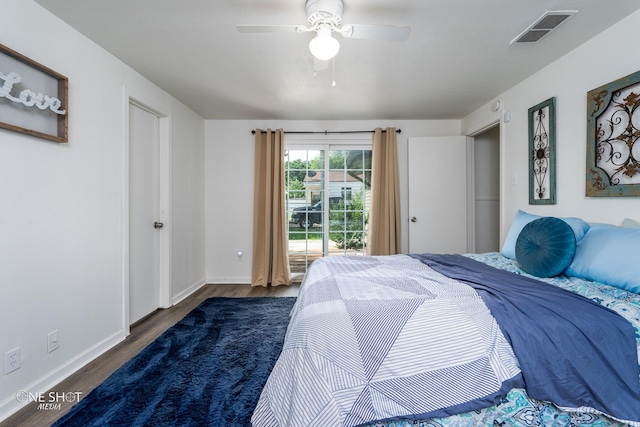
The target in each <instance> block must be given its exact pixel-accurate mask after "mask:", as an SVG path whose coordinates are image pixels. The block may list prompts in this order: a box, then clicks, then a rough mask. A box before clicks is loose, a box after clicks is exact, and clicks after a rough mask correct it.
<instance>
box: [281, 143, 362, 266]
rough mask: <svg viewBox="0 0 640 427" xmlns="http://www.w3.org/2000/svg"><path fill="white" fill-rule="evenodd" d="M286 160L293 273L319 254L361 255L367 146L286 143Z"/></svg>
mask: <svg viewBox="0 0 640 427" xmlns="http://www.w3.org/2000/svg"><path fill="white" fill-rule="evenodd" d="M284 160H285V187H286V188H285V190H286V194H287V198H286V203H287V212H288V218H289V259H290V263H291V272H292V273H293V274H294V275H295V274H301V273H305V272H306V271H307V268H308V267H309V265H310V264H311V263H312V262H313V261H315V260H316V259H318V258H320V257H323V256H330V255H364V253H365V251H366V237H367V226H368V219H369V207H370V200H371V198H370V197H371V196H370V193H371V147H370V146H362V145H358V146H348V145H342V144H325V145H314V146H309V145H305V146H290V145H288V146H287V149H286V150H285V159H284Z"/></svg>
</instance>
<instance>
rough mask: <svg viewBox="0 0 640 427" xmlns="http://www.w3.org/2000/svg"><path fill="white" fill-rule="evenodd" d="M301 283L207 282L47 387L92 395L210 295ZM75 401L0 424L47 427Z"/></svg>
mask: <svg viewBox="0 0 640 427" xmlns="http://www.w3.org/2000/svg"><path fill="white" fill-rule="evenodd" d="M299 286H300V285H299V284H293V285H292V286H289V287H288V286H276V287H268V288H265V287H261V286H258V287H251V286H249V285H205V286H203V287H202V288H200V289H199V290H198V291H196V292H194V293H193V294H192V295H190V296H189V297H187V298H186V299H184V300H182V301H180V302H179V303H178V304H176V305H175V306H173V307H171V308H168V309H163V310H157V311H155V312H153V313H152V314H150V315H149V316H147V317H146V318H144V319H142V320H140V321H139V322H137V323H136V324H134V325H132V327H131V334H130V335H129V336H128V337H127V338H126V339H125V340H124V341H123V342H121V343H119V344H118V345H116V346H115V347H113V348H112V349H111V350H109V351H107V352H106V353H105V354H103V355H101V356H100V357H98V358H97V359H95V360H93V361H92V362H91V363H89V364H87V365H86V366H84V367H83V368H81V369H80V370H79V371H77V372H76V373H74V374H73V375H71V376H70V377H69V378H67V379H65V380H64V381H62V382H61V383H59V384H58V385H57V386H56V387H54V388H52V389H51V390H48V391H47V393H46V394H45V395H46V396H48V395H49V394H48V393H49V392H50V391H56V392H81V393H82V394H81V395H80V396H81V397H82V396H86V395H87V394H89V392H90V391H91V390H93V389H94V388H95V387H96V386H98V385H99V384H100V383H101V382H102V381H104V380H105V379H106V378H107V377H108V376H109V375H111V374H112V373H113V372H114V371H115V370H116V369H118V368H119V367H120V366H122V365H123V364H124V363H125V362H127V361H128V360H129V359H131V358H132V357H134V356H135V355H136V354H138V353H139V352H140V351H141V350H142V349H143V348H145V347H146V346H147V345H148V344H149V343H151V342H152V341H153V340H155V339H156V338H158V337H159V336H160V335H161V334H162V333H163V332H164V331H166V330H167V329H169V328H170V327H171V326H173V325H175V324H176V323H177V322H178V321H179V320H180V319H182V318H183V317H184V316H186V315H187V314H188V313H189V312H190V311H191V310H193V309H194V308H195V307H197V306H198V305H199V304H200V303H201V302H202V301H204V300H205V299H207V298H210V297H237V298H242V297H287V296H292V297H295V296H297V295H298V290H299ZM73 404H74V403H62V402H61V408H60V409H55V410H45V409H38V403H31V404H29V405H27V406H26V407H24V408H23V409H21V410H20V411H18V412H17V413H15V414H14V415H12V416H11V417H9V418H7V419H6V420H5V421H3V422H2V423H0V426H1V427H9V426H10V427H22V426H24V427H45V426H50V425H51V424H52V423H54V422H55V421H56V420H57V419H58V418H60V417H62V416H63V415H64V414H66V413H67V412H68V411H69V409H71V407H72V406H73Z"/></svg>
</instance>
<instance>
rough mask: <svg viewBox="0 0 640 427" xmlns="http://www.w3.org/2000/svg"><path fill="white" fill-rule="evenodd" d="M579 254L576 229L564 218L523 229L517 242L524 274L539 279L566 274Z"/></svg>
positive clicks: (548, 218)
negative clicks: (577, 252) (575, 256)
mask: <svg viewBox="0 0 640 427" xmlns="http://www.w3.org/2000/svg"><path fill="white" fill-rule="evenodd" d="M575 253H576V236H575V234H574V232H573V229H572V228H571V227H570V226H569V224H567V223H566V222H564V221H563V220H561V219H558V218H553V217H544V218H539V219H536V220H533V221H531V222H530V223H528V224H527V225H525V226H524V227H523V228H522V231H521V232H520V235H519V236H518V240H516V260H517V261H518V264H519V265H520V268H522V269H523V270H524V271H526V272H527V273H529V274H533V275H534V276H538V277H553V276H557V275H558V274H560V273H562V272H563V271H564V270H565V269H566V268H567V267H568V266H569V264H571V260H573V255H574V254H575Z"/></svg>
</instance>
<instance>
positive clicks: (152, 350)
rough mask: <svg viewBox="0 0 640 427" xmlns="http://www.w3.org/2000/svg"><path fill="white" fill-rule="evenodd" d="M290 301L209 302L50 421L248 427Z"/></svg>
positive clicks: (281, 334)
mask: <svg viewBox="0 0 640 427" xmlns="http://www.w3.org/2000/svg"><path fill="white" fill-rule="evenodd" d="M294 302H295V298H292V297H278V298H275V297H262V298H210V299H207V300H206V301H204V302H202V304H200V305H199V306H198V307H196V308H195V309H194V310H193V311H192V312H191V313H189V314H188V315H187V316H186V317H185V318H184V319H182V320H181V321H180V322H178V323H177V324H176V325H175V326H173V327H171V328H170V329H168V330H167V331H166V332H165V333H164V334H162V335H161V336H160V337H159V338H158V339H156V340H155V341H154V342H152V343H151V344H149V345H148V346H147V347H146V348H145V349H144V350H142V351H141V352H140V353H139V354H138V355H137V356H136V357H134V358H133V359H131V360H130V361H129V362H127V363H126V364H124V365H123V366H122V367H121V368H120V369H118V370H117V371H116V372H114V373H113V375H111V376H110V377H109V378H107V379H106V380H105V381H104V382H103V383H102V384H100V385H99V386H98V387H97V388H96V389H95V390H94V391H92V392H91V393H89V394H88V395H87V396H86V397H84V398H83V399H82V400H81V401H80V403H78V404H77V405H76V406H74V407H73V408H72V409H71V411H70V412H69V413H68V414H66V415H65V416H63V417H62V418H61V419H60V420H58V422H56V423H55V424H54V426H56V427H61V426H82V427H87V426H127V427H133V426H154V427H162V426H193V427H197V426H250V425H251V422H250V420H251V414H252V412H253V410H254V408H255V406H256V404H257V403H258V398H259V397H260V392H261V391H262V388H263V386H264V384H265V383H266V381H267V377H268V376H269V373H270V372H271V369H272V368H273V365H274V364H275V361H276V359H277V358H278V356H279V355H280V352H281V350H282V343H283V341H284V335H285V332H286V329H287V324H288V323H289V312H290V310H291V308H292V307H293V303H294Z"/></svg>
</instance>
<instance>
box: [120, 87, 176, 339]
mask: <svg viewBox="0 0 640 427" xmlns="http://www.w3.org/2000/svg"><path fill="white" fill-rule="evenodd" d="M131 104H134V105H135V106H136V107H138V108H141V109H143V110H145V111H147V112H149V113H151V114H153V115H155V116H156V117H158V145H159V146H158V163H159V166H158V169H159V170H158V172H159V183H158V184H159V185H158V191H159V204H160V217H159V219H158V221H160V222H162V223H163V224H164V227H163V229H162V233H160V238H159V246H160V247H159V248H158V249H159V251H158V253H159V265H160V271H159V275H158V277H159V280H160V283H159V284H158V286H159V295H160V299H159V301H158V303H159V307H161V308H168V307H171V265H172V264H171V261H172V254H171V185H170V184H171V116H170V115H169V114H167V113H164V112H163V111H162V110H161V109H159V108H156V107H153V106H151V105H150V103H148V102H145V101H143V100H141V99H140V98H139V97H136V96H133V95H131V94H130V93H129V92H128V91H127V88H126V87H123V120H122V122H123V123H122V132H123V135H122V219H121V221H122V328H123V330H124V335H125V336H128V335H129V334H130V332H131V325H130V323H129V318H130V316H129V274H130V266H129V256H130V253H129V243H130V230H129V215H130V212H129V209H130V205H129V185H130V176H129V166H130V158H129V157H130V151H129V148H130V142H129V126H130V114H129V106H130V105H131Z"/></svg>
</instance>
